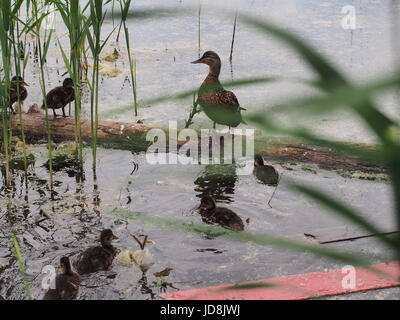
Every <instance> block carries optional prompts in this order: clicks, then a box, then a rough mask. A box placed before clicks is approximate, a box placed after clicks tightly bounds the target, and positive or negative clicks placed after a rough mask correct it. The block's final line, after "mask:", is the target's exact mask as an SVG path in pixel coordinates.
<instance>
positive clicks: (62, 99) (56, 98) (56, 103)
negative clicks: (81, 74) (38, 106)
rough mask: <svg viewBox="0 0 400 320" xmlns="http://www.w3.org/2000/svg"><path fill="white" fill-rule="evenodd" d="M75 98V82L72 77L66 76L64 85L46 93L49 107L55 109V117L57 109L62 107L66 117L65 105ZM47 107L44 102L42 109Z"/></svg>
mask: <svg viewBox="0 0 400 320" xmlns="http://www.w3.org/2000/svg"><path fill="white" fill-rule="evenodd" d="M74 100H75V92H74V82H73V81H72V79H71V78H66V79H64V81H63V85H62V86H59V87H56V88H54V89H52V90H50V91H49V93H48V94H47V95H46V101H47V108H49V109H53V115H54V118H56V117H57V114H56V111H55V109H62V114H63V117H64V118H65V117H66V115H65V109H64V108H65V106H66V105H67V104H69V103H70V102H72V101H74ZM44 108H45V105H44V102H43V105H42V109H44Z"/></svg>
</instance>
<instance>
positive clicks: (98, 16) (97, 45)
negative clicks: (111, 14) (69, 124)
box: [87, 0, 112, 170]
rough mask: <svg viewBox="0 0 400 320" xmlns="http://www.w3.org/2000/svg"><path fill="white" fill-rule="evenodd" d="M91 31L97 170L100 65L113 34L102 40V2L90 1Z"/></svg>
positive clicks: (94, 144)
mask: <svg viewBox="0 0 400 320" xmlns="http://www.w3.org/2000/svg"><path fill="white" fill-rule="evenodd" d="M89 4H90V16H89V21H90V31H91V32H88V33H87V39H88V42H89V48H90V51H91V52H92V56H93V73H92V82H91V85H90V120H91V129H92V156H93V165H92V167H93V170H96V159H97V130H98V124H99V64H100V54H101V52H102V50H103V48H104V46H105V45H106V43H107V41H108V39H109V38H110V36H111V34H112V32H111V33H110V34H109V35H108V37H107V38H106V40H105V41H103V42H102V40H101V29H102V25H103V23H104V18H105V15H106V11H103V1H102V0H90V2H89Z"/></svg>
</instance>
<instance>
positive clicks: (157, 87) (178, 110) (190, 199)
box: [0, 0, 396, 299]
mask: <svg viewBox="0 0 400 320" xmlns="http://www.w3.org/2000/svg"><path fill="white" fill-rule="evenodd" d="M388 3H389V2H388V1H387V2H381V1H372V0H368V1H352V4H353V5H354V6H355V7H356V9H357V14H358V20H357V21H358V22H357V23H358V28H357V29H356V30H354V31H349V30H343V29H342V28H341V27H340V20H341V13H340V12H341V8H342V7H343V6H344V5H347V4H349V1H335V2H334V3H333V2H328V1H315V0H309V1H295V0H288V1H284V2H283V1H261V0H258V1H256V0H254V1H244V0H243V1H231V2H230V6H229V8H225V9H229V10H232V15H231V16H228V17H223V18H220V17H218V16H217V15H216V14H215V11H214V10H213V9H212V8H211V4H213V5H217V6H219V7H222V8H223V9H224V6H223V4H224V2H223V1H219V0H217V1H215V0H214V1H203V9H202V15H201V51H205V50H208V49H212V50H215V51H217V52H218V53H219V54H220V56H221V58H222V61H223V69H222V74H221V79H222V80H231V79H240V78H242V77H253V76H263V75H269V76H273V75H279V76H287V77H302V78H305V79H311V78H312V77H313V74H312V73H311V72H310V71H309V70H308V68H307V67H306V66H304V65H303V63H302V62H301V60H300V59H299V58H298V57H296V56H295V55H294V54H293V52H291V51H290V50H289V49H288V48H287V47H285V46H283V45H282V44H280V43H279V42H277V41H276V40H274V39H272V38H271V37H265V36H264V35H261V34H256V33H255V31H254V30H253V29H250V28H249V27H247V26H245V25H244V24H243V23H241V22H239V24H238V28H237V33H236V40H235V50H234V59H233V64H232V66H230V64H229V62H228V57H229V52H230V44H231V33H232V27H233V18H234V10H235V8H238V9H239V16H240V14H242V13H250V14H255V15H257V16H261V17H263V18H268V19H271V20H272V21H273V22H275V23H277V24H278V25H281V26H285V27H287V28H290V29H291V30H293V31H294V32H296V33H297V34H298V35H301V36H302V37H304V38H306V39H309V40H310V41H311V42H312V44H313V45H314V46H315V47H317V48H318V50H320V51H321V52H322V53H324V54H326V55H328V56H329V57H330V58H331V60H333V61H334V63H335V65H337V66H341V70H342V71H343V72H344V73H345V74H346V75H347V76H348V77H349V78H351V79H354V80H356V81H360V82H364V81H366V80H367V79H368V78H370V77H372V76H374V75H376V74H384V73H385V72H389V71H391V70H392V54H391V47H390V42H389V29H390V25H389V23H388V21H389V11H388ZM159 4H162V5H164V6H166V7H172V6H178V7H184V8H186V7H188V6H191V8H193V12H192V13H186V14H184V15H183V16H176V17H165V18H164V19H161V18H160V19H144V20H142V21H134V22H133V21H130V22H129V27H130V32H131V36H132V39H131V41H132V44H131V45H132V47H133V48H134V50H133V53H134V56H135V58H136V60H137V68H138V69H137V77H138V95H139V101H143V100H145V99H149V98H152V97H156V96H159V95H164V94H174V93H177V92H179V91H181V90H186V89H191V88H193V87H196V86H198V85H199V84H200V83H201V81H202V79H203V77H204V76H205V74H206V72H207V70H206V68H205V67H202V66H193V65H191V64H190V63H189V62H190V61H192V60H195V59H197V57H198V54H199V52H198V48H197V19H198V17H197V7H196V6H197V1H172V0H171V1H137V2H135V4H134V6H135V7H137V8H152V7H156V6H157V5H159ZM57 28H58V29H57V35H58V36H59V38H60V41H61V43H62V44H64V45H66V44H67V38H66V36H65V30H63V29H62V27H61V25H60V24H57ZM111 30H112V21H110V20H109V21H107V24H106V25H105V34H106V33H107V32H109V31H111ZM111 39H112V40H111V41H110V43H109V45H108V46H107V49H106V53H105V55H107V54H110V53H112V52H113V50H114V48H117V49H118V50H120V52H121V55H122V56H121V58H120V59H119V60H117V61H116V63H115V64H114V63H107V62H103V63H105V64H108V65H110V66H116V67H117V68H119V69H121V70H122V73H121V74H119V75H118V76H116V77H112V78H111V77H106V76H103V77H102V79H101V90H100V110H101V119H112V120H120V121H126V122H132V121H136V120H138V119H143V120H144V123H146V124H159V125H165V124H167V122H168V120H175V119H177V120H179V121H180V122H181V123H183V120H184V119H185V118H187V114H188V111H189V108H190V104H191V99H188V100H187V101H178V102H175V101H174V102H166V103H161V104H158V105H152V106H145V107H142V108H140V109H139V116H138V117H137V118H135V117H134V116H133V107H132V109H131V110H130V111H125V112H118V113H112V112H111V111H113V110H114V109H116V108H119V107H125V106H128V105H131V104H132V95H131V88H130V84H129V67H128V62H127V53H126V48H125V46H124V41H121V42H120V43H119V44H117V43H116V42H115V38H111ZM89 63H90V61H89ZM65 71H66V69H65V67H63V62H62V58H61V56H60V52H59V49H58V48H57V46H56V45H55V42H54V43H53V44H52V46H51V47H50V51H49V57H48V64H47V69H46V75H47V79H46V82H47V84H46V85H47V86H48V88H50V87H54V86H56V85H59V83H61V81H62V77H61V75H62V74H63V73H64V72H65ZM38 77H39V70H38V67H37V65H35V64H33V63H30V64H29V65H28V69H27V72H26V81H27V82H28V83H30V87H29V98H28V100H27V101H26V105H30V104H32V103H34V102H36V103H40V102H41V98H40V96H41V94H40V88H39V85H38ZM234 92H235V93H236V94H237V96H238V99H239V101H240V102H241V105H242V106H244V107H245V108H246V109H248V110H249V112H251V111H252V110H256V109H257V108H259V107H260V106H263V107H266V108H269V107H272V106H273V105H274V103H276V102H277V101H281V100H282V99H283V98H285V97H287V96H288V95H290V96H292V95H293V94H294V95H297V96H305V95H307V94H310V93H311V91H310V89H309V88H306V87H304V86H300V85H293V84H291V85H289V84H287V83H284V84H274V85H258V86H252V87H246V88H244V87H241V88H240V87H238V88H234ZM380 102H382V108H383V110H385V112H388V113H389V114H393V115H394V114H395V113H396V110H395V103H394V99H393V97H391V96H386V97H382V98H381V99H380ZM83 113H84V115H85V116H88V115H89V105H88V96H87V95H86V96H85V103H84V110H83ZM171 118H172V119H171ZM279 119H280V120H281V121H290V119H289V117H288V116H287V115H281V116H280V118H279ZM296 120H297V121H298V122H303V123H305V124H307V125H312V127H313V129H314V130H316V131H317V132H318V133H319V134H322V135H327V136H330V137H334V138H336V139H339V140H340V139H341V140H346V141H357V142H371V141H374V137H373V136H371V135H370V134H369V133H368V132H367V131H365V130H364V129H363V127H362V125H361V124H359V123H357V121H355V120H354V119H353V118H352V117H350V116H349V115H348V114H346V113H338V114H335V115H330V114H328V115H324V116H322V117H319V118H317V119H301V118H299V117H296ZM200 126H203V127H204V126H206V127H210V126H211V121H209V120H208V119H206V118H205V117H204V116H202V115H200V116H197V117H196V118H195V125H194V127H200ZM34 153H35V156H36V163H35V166H34V167H33V168H31V169H30V172H31V175H30V178H29V179H28V183H27V185H25V183H24V179H23V176H22V173H21V172H16V173H14V181H15V186H14V189H13V190H11V191H9V194H11V196H12V200H13V201H12V205H13V210H12V215H9V214H7V210H6V202H5V193H6V190H5V189H4V187H3V186H2V189H1V193H0V204H1V210H0V297H3V298H5V299H22V298H24V297H25V294H24V287H23V282H22V279H21V276H20V273H19V271H18V264H17V262H16V260H15V259H14V258H13V255H12V251H11V246H12V243H11V240H10V237H11V234H12V233H13V232H14V233H15V234H16V235H17V238H18V240H19V243H20V246H21V250H22V254H23V259H24V261H25V264H26V268H27V270H26V271H27V275H28V280H29V283H30V286H31V290H32V294H33V296H34V297H35V298H40V297H41V296H42V294H43V290H42V289H41V281H42V279H43V275H41V274H40V272H41V270H42V268H43V266H45V265H47V264H51V265H54V266H56V265H57V264H58V260H59V258H60V257H61V256H62V255H75V254H77V253H79V252H80V251H82V250H84V249H85V248H86V247H88V246H90V245H93V244H95V243H96V242H97V239H98V236H99V232H100V231H101V230H102V229H103V228H108V227H110V228H112V229H113V230H114V231H115V233H116V234H117V235H118V236H119V237H120V241H119V243H117V244H116V246H117V247H118V248H119V249H134V250H136V249H138V248H137V244H136V242H134V240H133V239H132V238H131V237H130V236H129V233H134V234H136V235H148V236H149V238H150V239H152V240H154V241H155V242H156V244H155V245H148V247H149V249H150V250H151V252H152V254H153V255H154V257H155V260H156V264H155V265H154V266H153V267H152V268H151V269H150V270H149V271H148V272H147V274H146V277H143V275H142V273H141V272H140V271H139V269H138V268H137V267H132V268H126V267H122V266H119V265H117V264H114V265H113V267H112V269H111V270H110V271H106V272H99V273H96V274H93V275H91V276H89V277H86V278H85V279H84V281H83V284H82V287H81V290H80V294H79V297H78V299H100V298H111V299H151V298H158V295H159V293H160V289H159V288H157V287H154V286H152V282H153V281H154V280H155V277H154V276H153V272H156V271H160V270H162V269H164V268H165V267H171V268H173V269H174V270H173V271H172V273H171V276H170V278H169V282H171V283H172V284H173V286H174V287H177V288H180V289H185V288H193V287H195V286H206V285H215V284H222V283H234V282H237V281H245V280H254V279H258V278H267V277H273V276H280V275H285V274H293V273H301V272H312V271H321V270H324V269H325V268H335V267H341V265H340V264H336V263H333V262H331V261H328V260H326V259H322V258H316V257H314V256H312V255H311V254H309V253H304V252H293V251H290V250H288V249H282V248H277V247H272V246H260V245H256V244H252V243H239V242H231V241H227V240H226V239H224V238H222V237H216V238H208V237H205V236H204V235H201V234H191V233H182V232H177V231H173V230H167V229H160V228H158V227H155V226H152V225H148V224H143V223H141V222H139V221H137V220H128V221H127V220H125V219H121V218H118V217H115V216H114V215H113V214H112V209H113V208H123V209H125V210H127V211H129V212H140V213H142V214H144V215H157V216H161V217H166V218H173V219H178V220H180V221H182V222H184V223H190V222H195V223H202V222H201V219H200V217H199V215H198V214H197V213H196V212H195V210H194V209H195V208H196V207H197V206H198V205H199V197H200V196H201V194H202V193H206V192H211V193H213V194H214V195H216V197H217V198H218V201H219V205H221V206H227V207H229V208H231V209H232V210H234V211H235V212H237V213H238V214H239V215H240V216H241V217H242V219H243V220H246V219H249V221H250V223H249V224H248V225H247V226H246V230H248V231H250V232H258V233H265V234H269V235H276V236H283V237H290V238H292V237H293V238H296V239H299V238H302V234H303V233H313V232H321V230H331V229H332V228H337V227H340V228H345V227H347V228H348V230H352V227H351V226H350V225H348V223H347V222H345V221H343V220H341V219H338V218H335V217H334V216H333V215H332V214H330V213H329V212H328V211H327V210H326V209H325V208H322V207H320V206H318V205H317V204H315V202H314V201H311V200H309V199H308V198H306V197H305V196H303V195H299V194H298V193H294V192H292V191H290V190H288V189H287V187H285V186H284V182H285V181H288V180H290V179H294V180H295V181H301V182H306V183H309V184H310V185H312V186H315V187H318V188H321V189H323V190H326V191H327V192H329V193H330V194H332V195H334V196H336V197H338V198H340V199H341V200H343V201H345V202H346V203H347V204H349V205H351V206H353V207H355V208H357V209H358V210H359V211H362V212H363V214H364V216H365V217H366V218H368V219H369V220H370V221H372V222H374V223H376V224H378V225H381V226H383V227H386V225H388V224H392V225H393V221H391V218H390V214H391V212H392V209H393V208H392V199H391V193H390V185H389V184H387V183H385V182H379V181H365V180H356V179H347V178H344V177H341V176H340V175H338V174H337V173H335V172H330V171H325V170H321V169H318V168H316V167H314V166H309V165H307V166H305V165H296V164H287V163H286V164H282V163H272V164H273V165H274V166H276V168H277V169H278V171H279V172H280V174H281V175H282V177H283V178H282V182H283V183H282V184H281V185H280V186H279V188H278V190H277V192H276V195H275V197H274V199H273V200H272V202H271V204H272V208H270V207H269V206H268V205H267V202H268V200H269V199H270V197H271V195H272V193H273V191H274V188H273V187H267V186H264V185H261V184H260V183H258V182H257V181H256V180H255V178H254V177H253V176H239V175H237V174H236V168H235V167H224V168H215V167H206V166H197V165H196V166H193V165H190V166H182V165H155V166H154V165H152V166H151V165H149V164H148V163H147V161H146V159H145V155H144V154H142V153H139V154H137V153H134V152H128V151H119V150H106V149H102V148H100V149H99V154H98V164H97V179H96V180H94V178H93V174H92V171H91V156H90V150H89V149H85V168H84V169H85V170H84V171H85V178H86V179H85V180H84V181H79V179H77V178H76V176H74V175H73V172H70V171H67V170H63V171H60V172H57V173H56V174H55V194H53V195H52V194H51V193H50V191H49V190H48V188H47V180H48V177H49V173H48V171H47V169H45V168H44V167H43V164H44V163H45V161H46V155H47V153H46V149H45V147H44V146H38V147H37V148H35V149H34ZM216 171H220V172H223V173H224V176H223V178H221V176H218V175H215V172H216ZM132 217H133V215H132ZM331 246H332V247H335V248H339V249H349V250H357V251H361V253H362V254H364V255H365V256H367V257H368V258H371V259H372V260H373V261H381V258H378V256H379V255H381V254H388V253H387V252H386V249H385V248H382V246H381V245H379V244H378V243H377V242H376V241H375V240H374V239H362V240H358V241H354V242H350V243H349V242H346V243H339V244H332V245H331ZM167 290H175V289H173V288H168V289H167Z"/></svg>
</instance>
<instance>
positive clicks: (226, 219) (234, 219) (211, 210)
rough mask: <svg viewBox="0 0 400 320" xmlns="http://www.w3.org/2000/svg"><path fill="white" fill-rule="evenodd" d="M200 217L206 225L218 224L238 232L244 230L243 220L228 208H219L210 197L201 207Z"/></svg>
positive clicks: (205, 198)
mask: <svg viewBox="0 0 400 320" xmlns="http://www.w3.org/2000/svg"><path fill="white" fill-rule="evenodd" d="M198 209H199V211H200V215H201V216H202V219H203V221H204V222H206V223H216V224H219V225H220V226H222V227H226V228H229V229H232V230H236V231H242V230H244V223H243V221H242V219H241V218H240V217H239V216H238V215H237V214H236V213H235V212H233V211H232V210H230V209H228V208H221V207H217V205H216V204H215V201H214V199H213V198H211V197H210V196H204V197H203V198H202V199H201V203H200V206H199V208H198Z"/></svg>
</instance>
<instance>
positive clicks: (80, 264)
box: [73, 229, 118, 275]
mask: <svg viewBox="0 0 400 320" xmlns="http://www.w3.org/2000/svg"><path fill="white" fill-rule="evenodd" d="M116 239H118V237H117V236H115V235H114V234H113V232H112V231H111V230H110V229H105V230H103V231H102V232H101V234H100V243H101V245H100V246H93V247H90V248H88V249H86V250H85V251H84V252H82V253H80V254H79V255H78V257H77V258H76V259H75V260H74V262H73V266H74V268H75V270H76V271H77V272H78V273H79V274H81V275H83V274H87V273H92V272H96V271H99V270H108V269H109V268H110V266H111V264H112V263H113V261H114V258H115V256H116V254H117V249H116V248H115V247H114V246H113V245H112V242H113V240H116Z"/></svg>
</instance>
